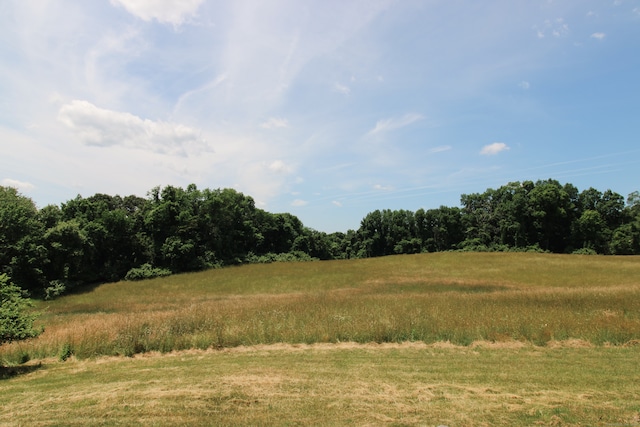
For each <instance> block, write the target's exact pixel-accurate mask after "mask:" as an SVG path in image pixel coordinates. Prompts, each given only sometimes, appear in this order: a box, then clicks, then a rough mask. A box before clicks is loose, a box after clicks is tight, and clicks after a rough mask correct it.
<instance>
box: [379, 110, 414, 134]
mask: <svg viewBox="0 0 640 427" xmlns="http://www.w3.org/2000/svg"><path fill="white" fill-rule="evenodd" d="M423 119H424V116H423V115H422V114H418V113H409V114H405V115H404V116H402V117H394V118H389V119H384V120H378V122H377V123H376V125H375V126H374V128H373V129H371V130H370V131H369V132H368V133H367V135H376V134H379V133H383V132H389V131H392V130H396V129H400V128H403V127H405V126H409V125H411V124H413V123H415V122H417V121H420V120H423Z"/></svg>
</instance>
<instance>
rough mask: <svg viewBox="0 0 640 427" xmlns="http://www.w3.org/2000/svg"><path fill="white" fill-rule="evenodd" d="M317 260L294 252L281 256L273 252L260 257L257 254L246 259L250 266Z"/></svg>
mask: <svg viewBox="0 0 640 427" xmlns="http://www.w3.org/2000/svg"><path fill="white" fill-rule="evenodd" d="M317 260H318V258H314V257H312V256H310V255H309V254H307V253H305V252H302V251H292V252H285V253H280V254H274V253H272V252H269V253H267V254H264V255H260V256H258V255H255V254H249V255H248V256H247V257H246V258H245V262H246V263H248V264H270V263H272V262H295V261H299V262H303V261H317Z"/></svg>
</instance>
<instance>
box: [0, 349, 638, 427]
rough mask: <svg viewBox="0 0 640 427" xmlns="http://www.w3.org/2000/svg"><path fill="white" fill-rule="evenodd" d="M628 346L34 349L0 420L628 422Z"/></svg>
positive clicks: (633, 372)
mask: <svg viewBox="0 0 640 427" xmlns="http://www.w3.org/2000/svg"><path fill="white" fill-rule="evenodd" d="M639 350H640V346H635V347H634V346H629V347H613V348H608V347H593V346H590V345H585V344H584V343H579V342H577V343H572V344H571V343H570V344H569V345H565V346H557V347H555V348H548V347H536V346H532V345H522V344H500V345H496V344H490V343H483V344H480V345H473V346H469V347H460V346H454V345H451V344H431V345H426V344H423V343H422V344H421V343H407V344H381V345H378V344H368V345H367V344H365V345H360V344H354V343H341V344H318V345H299V346H292V345H283V344H279V345H274V346H258V347H256V348H252V347H242V348H237V349H227V350H222V351H220V350H189V351H184V352H176V353H169V354H165V355H161V354H159V353H153V354H146V355H140V356H136V357H133V358H122V357H109V358H99V359H95V360H75V359H71V360H68V361H67V362H65V363H61V362H57V361H55V360H53V361H43V362H42V365H40V366H37V365H30V367H21V369H23V374H22V375H19V376H16V377H14V378H11V379H8V380H3V381H2V388H1V390H2V391H1V392H0V396H1V399H2V401H3V405H2V409H1V410H0V424H2V425H16V426H17V425H35V426H49V425H141V424H142V425H416V426H420V425H425V426H437V425H448V426H474V425H478V426H481V425H485V426H493V425H511V426H513V425H602V426H605V425H628V426H632V425H638V423H640V388H639V387H638V383H640V372H639V370H638V369H637V366H638V360H640V357H639V356H640V351H639Z"/></svg>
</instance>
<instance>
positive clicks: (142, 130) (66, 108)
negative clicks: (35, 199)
mask: <svg viewBox="0 0 640 427" xmlns="http://www.w3.org/2000/svg"><path fill="white" fill-rule="evenodd" d="M58 120H59V121H60V122H61V123H63V124H64V125H66V126H67V127H68V128H69V129H70V130H71V131H72V132H73V133H74V134H75V135H76V136H77V137H78V138H79V139H80V141H81V142H82V143H84V144H86V145H91V146H98V147H109V146H123V147H126V148H135V149H141V150H148V151H153V152H156V153H161V154H177V155H182V156H185V155H188V154H191V153H194V154H197V153H200V152H202V151H210V148H209V147H208V145H207V143H206V141H205V140H204V139H202V138H201V136H200V132H199V131H198V130H196V129H192V128H190V127H187V126H184V125H181V124H176V123H169V122H162V121H152V120H148V119H144V120H143V119H141V118H140V117H138V116H135V115H133V114H130V113H125V112H119V111H112V110H106V109H103V108H98V107H96V106H95V105H93V104H91V103H90V102H87V101H80V100H74V101H71V102H70V103H68V104H65V105H63V106H62V107H61V108H60V110H59V112H58Z"/></svg>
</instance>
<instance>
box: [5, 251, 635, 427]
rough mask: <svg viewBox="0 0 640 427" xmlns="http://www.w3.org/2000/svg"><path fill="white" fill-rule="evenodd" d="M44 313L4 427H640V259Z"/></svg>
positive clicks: (374, 264) (54, 305)
mask: <svg viewBox="0 0 640 427" xmlns="http://www.w3.org/2000/svg"><path fill="white" fill-rule="evenodd" d="M37 309H38V310H39V311H40V312H41V313H42V315H41V317H40V321H41V323H42V324H43V325H44V326H45V332H44V334H42V336H41V337H39V338H37V339H34V340H31V341H28V342H21V343H13V344H10V345H3V346H2V347H0V364H4V365H5V366H8V368H3V369H2V371H1V372H2V377H4V379H2V380H0V381H1V382H0V385H1V386H2V387H0V399H1V401H2V402H3V406H2V409H1V410H0V424H9V425H11V424H13V425H27V424H28V425H38V424H39V425H73V424H86V423H87V422H88V423H90V424H98V425H131V424H152V425H176V424H184V425H195V424H205V425H207V424H208V425H247V424H253V425H260V424H267V425H269V424H288V425H307V424H324V425H334V424H339V425H344V424H356V425H380V424H382V425H438V424H444V425H451V426H452V425H496V424H502V425H532V424H536V423H541V424H543V425H545V424H547V425H548V424H556V425H607V424H608V425H640V405H639V404H638V402H640V388H639V387H638V386H637V384H638V383H640V381H639V380H640V375H639V373H638V372H639V370H638V369H637V366H638V365H639V362H640V345H636V344H638V343H640V258H639V257H600V256H568V255H542V254H522V253H513V254H511V253H504V254H502V253H501V254H487V253H484V254H482V253H441V254H423V255H415V256H397V257H385V258H377V259H366V260H353V261H332V262H312V263H292V264H270V265H249V266H242V267H236V268H228V269H221V270H212V271H207V272H202V273H194V274H186V275H177V276H171V277H167V278H162V279H156V280H150V281H144V282H120V283H112V284H105V285H101V286H98V287H95V288H93V289H88V290H86V291H85V292H83V293H78V294H75V295H69V296H66V297H63V298H60V299H59V300H55V301H50V302H41V303H38V306H37ZM163 354H164V356H163ZM134 355H135V356H136V357H112V356H134ZM28 360H30V362H29V363H27V364H22V365H21V364H20V363H21V362H25V361H28ZM63 360H67V361H66V362H64V363H63V362H62V361H63Z"/></svg>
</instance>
